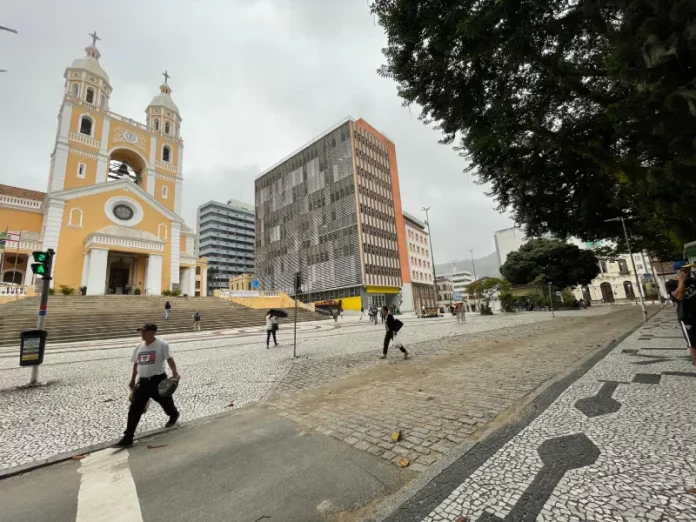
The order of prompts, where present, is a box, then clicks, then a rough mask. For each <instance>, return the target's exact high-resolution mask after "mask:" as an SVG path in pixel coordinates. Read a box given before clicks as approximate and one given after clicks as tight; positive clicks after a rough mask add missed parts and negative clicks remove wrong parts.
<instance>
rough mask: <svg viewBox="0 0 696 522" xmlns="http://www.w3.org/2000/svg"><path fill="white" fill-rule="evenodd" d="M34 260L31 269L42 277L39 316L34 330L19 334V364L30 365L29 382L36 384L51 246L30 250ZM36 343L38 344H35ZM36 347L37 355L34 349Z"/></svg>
mask: <svg viewBox="0 0 696 522" xmlns="http://www.w3.org/2000/svg"><path fill="white" fill-rule="evenodd" d="M31 255H32V257H33V258H34V262H33V263H32V264H31V271H32V272H33V273H34V274H36V275H40V276H41V277H42V278H43V285H42V288H41V303H40V304H39V318H38V320H37V322H36V330H28V331H24V332H22V334H21V339H22V345H21V349H20V360H19V365H20V366H31V377H30V378H29V384H36V383H37V382H38V380H39V365H40V364H41V363H42V362H43V354H44V350H45V348H46V337H47V336H48V332H46V330H44V324H45V322H46V311H47V309H48V291H49V289H50V287H51V279H53V278H52V277H51V270H52V269H53V256H54V255H55V252H54V250H53V249H52V248H49V249H48V250H46V252H32V254H31ZM37 343H38V344H37ZM37 348H38V350H39V352H38V357H37V356H36V355H37V354H36V349H37Z"/></svg>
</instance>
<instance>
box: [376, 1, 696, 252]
mask: <svg viewBox="0 0 696 522" xmlns="http://www.w3.org/2000/svg"><path fill="white" fill-rule="evenodd" d="M371 7H372V10H373V12H374V13H375V14H376V15H377V17H378V19H379V21H380V23H381V24H382V25H383V26H384V28H385V29H386V33H387V36H388V46H387V47H386V49H385V50H384V53H385V56H386V59H387V63H386V65H385V66H383V67H382V69H381V71H380V72H381V74H383V75H384V76H387V77H390V78H393V79H395V80H396V81H397V82H398V89H399V94H400V95H401V96H402V97H403V98H404V100H405V103H407V104H410V103H417V104H419V105H420V106H421V107H422V114H421V118H422V119H423V120H424V121H425V122H426V123H431V122H434V123H436V124H437V126H438V127H439V128H440V129H441V130H442V132H443V133H444V135H445V138H444V139H443V142H444V143H452V142H453V141H454V140H455V139H457V138H458V139H459V140H460V144H459V148H460V150H461V151H462V154H463V155H465V156H466V157H467V159H468V160H469V162H470V168H471V169H472V170H473V171H474V172H475V173H476V174H477V175H478V178H479V180H480V181H481V182H484V183H486V182H490V183H491V186H492V190H491V194H492V195H493V196H494V197H495V198H496V200H497V202H498V203H499V207H500V210H504V209H510V210H511V211H512V212H513V216H514V218H515V220H516V221H517V222H518V223H521V224H523V225H524V226H525V229H526V232H527V234H528V235H529V236H540V235H542V234H544V233H546V232H551V233H553V234H554V235H555V236H557V237H568V236H576V237H579V238H581V239H583V240H588V241H589V240H596V239H615V240H618V241H619V242H620V241H621V226H620V224H619V223H616V222H611V223H606V222H605V220H606V219H609V218H612V217H615V216H617V215H623V216H629V217H631V218H632V221H631V233H632V235H633V236H634V239H635V241H636V246H638V247H640V248H648V249H650V250H652V251H653V252H656V253H662V254H664V255H669V254H672V253H673V252H674V251H678V250H679V249H680V247H681V246H682V245H683V243H684V242H686V241H691V240H694V239H696V237H694V235H696V234H694V231H695V230H696V214H695V213H694V212H693V211H692V208H693V205H694V201H696V152H695V151H696V145H695V141H694V140H695V139H696V116H695V114H696V89H695V87H696V60H695V52H696V1H694V0H677V1H673V2H665V1H660V0H616V1H612V2H609V1H606V0H372V1H371Z"/></svg>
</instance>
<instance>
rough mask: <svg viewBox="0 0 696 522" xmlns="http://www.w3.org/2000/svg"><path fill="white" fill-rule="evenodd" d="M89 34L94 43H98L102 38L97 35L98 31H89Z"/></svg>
mask: <svg viewBox="0 0 696 522" xmlns="http://www.w3.org/2000/svg"><path fill="white" fill-rule="evenodd" d="M89 36H91V37H92V45H97V40H101V38H99V37H98V36H97V31H94V32H93V33H89Z"/></svg>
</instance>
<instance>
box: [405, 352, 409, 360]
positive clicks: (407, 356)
mask: <svg viewBox="0 0 696 522" xmlns="http://www.w3.org/2000/svg"><path fill="white" fill-rule="evenodd" d="M410 357H411V354H410V353H408V352H404V360H406V359H408V358H410Z"/></svg>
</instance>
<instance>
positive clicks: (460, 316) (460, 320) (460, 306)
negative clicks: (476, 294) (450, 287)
mask: <svg viewBox="0 0 696 522" xmlns="http://www.w3.org/2000/svg"><path fill="white" fill-rule="evenodd" d="M456 311H457V324H464V320H465V319H466V315H465V314H466V312H465V311H464V303H457V307H456Z"/></svg>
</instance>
